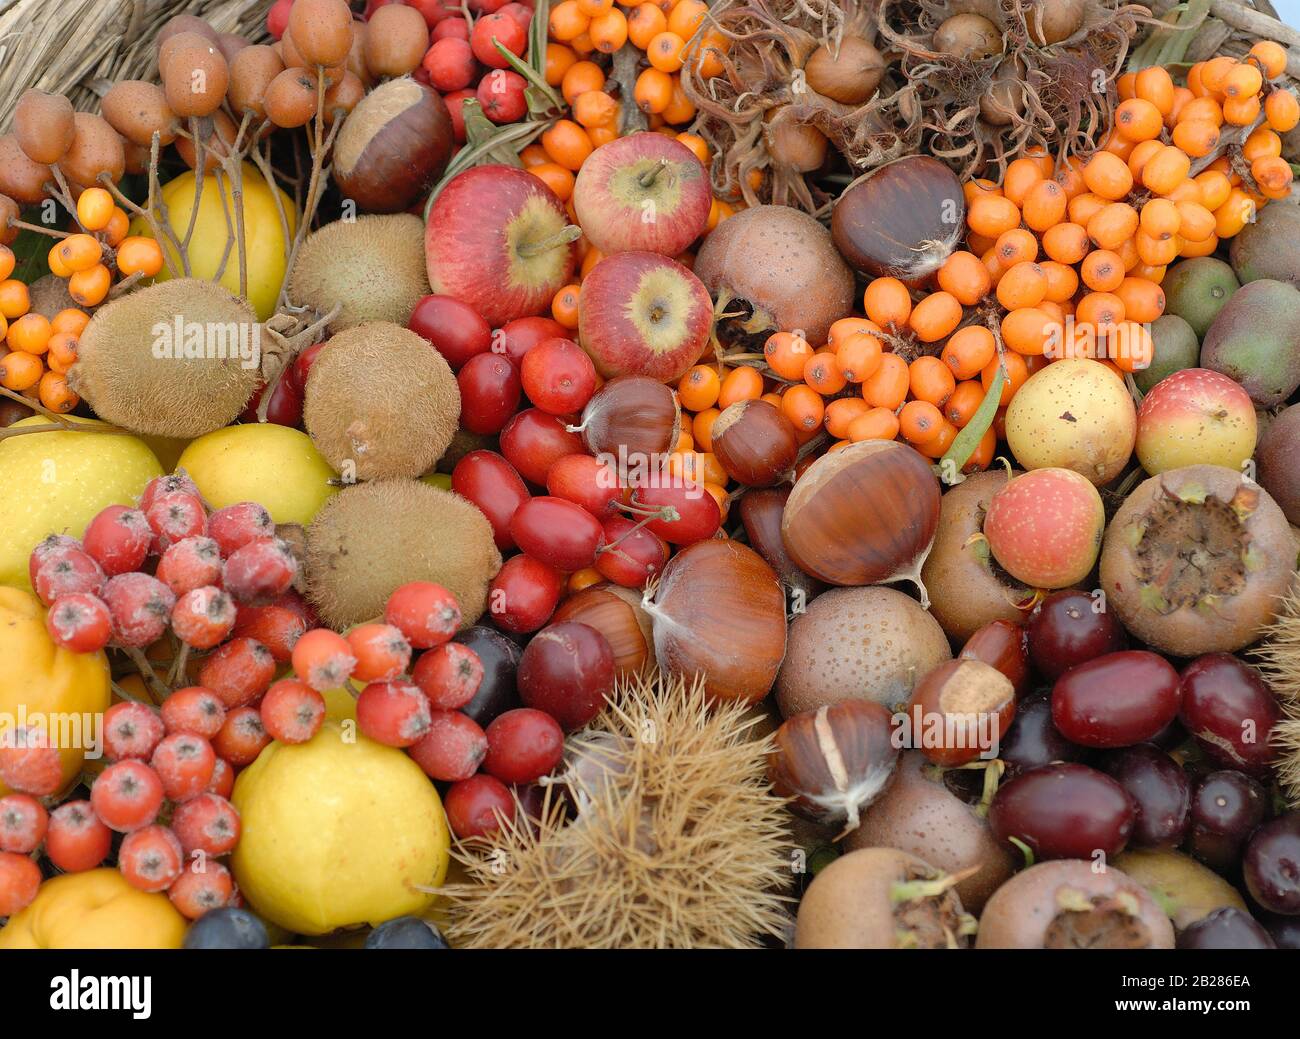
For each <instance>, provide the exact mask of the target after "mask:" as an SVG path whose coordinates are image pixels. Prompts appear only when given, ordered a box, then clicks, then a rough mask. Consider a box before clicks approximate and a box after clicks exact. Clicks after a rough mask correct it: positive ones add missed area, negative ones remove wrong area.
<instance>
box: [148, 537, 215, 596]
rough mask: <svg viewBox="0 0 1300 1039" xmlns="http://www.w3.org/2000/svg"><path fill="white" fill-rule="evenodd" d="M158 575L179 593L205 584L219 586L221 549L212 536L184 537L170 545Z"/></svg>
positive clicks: (164, 553) (156, 573)
mask: <svg viewBox="0 0 1300 1039" xmlns="http://www.w3.org/2000/svg"><path fill="white" fill-rule="evenodd" d="M154 576H155V577H157V578H158V580H160V581H161V582H162V583H163V584H165V585H166V586H167V587H168V588H170V589H171V590H172V593H173V594H175V595H184V594H185V593H186V592H190V591H193V590H194V589H195V588H202V587H204V586H205V585H219V584H220V583H221V550H220V549H219V548H218V547H217V543H216V541H214V540H213V539H212V538H210V537H192V538H182V539H181V540H180V541H177V542H176V543H175V544H172V545H168V546H167V549H166V551H164V552H163V554H162V558H161V559H159V560H158V569H157V570H155V571H154Z"/></svg>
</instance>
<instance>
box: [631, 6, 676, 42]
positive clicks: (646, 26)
mask: <svg viewBox="0 0 1300 1039" xmlns="http://www.w3.org/2000/svg"><path fill="white" fill-rule="evenodd" d="M667 29H668V19H667V18H665V17H664V13H663V11H661V10H659V8H658V7H656V6H655V5H654V4H650V3H645V4H637V6H636V7H634V8H632V11H631V12H630V13H629V14H628V16H627V38H628V39H629V40H631V41H632V46H634V47H636V48H637V49H638V50H645V49H646V48H647V47H649V46H650V41H651V40H653V39H654V38H655V37H656V36H658V35H659V34H660V33H661V32H666V31H667Z"/></svg>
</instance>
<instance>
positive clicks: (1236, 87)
mask: <svg viewBox="0 0 1300 1039" xmlns="http://www.w3.org/2000/svg"><path fill="white" fill-rule="evenodd" d="M1263 85H1264V77H1263V75H1262V74H1261V73H1260V71H1259V69H1258V68H1257V67H1256V66H1255V65H1254V64H1253V63H1252V62H1242V63H1241V64H1239V65H1238V66H1236V68H1234V69H1233V70H1232V71H1231V72H1229V73H1228V74H1227V75H1226V76H1224V77H1223V88H1222V89H1223V95H1224V97H1226V98H1232V99H1234V100H1237V99H1243V98H1247V97H1253V96H1254V95H1256V94H1258V93H1259V88H1260V87H1262V86H1263Z"/></svg>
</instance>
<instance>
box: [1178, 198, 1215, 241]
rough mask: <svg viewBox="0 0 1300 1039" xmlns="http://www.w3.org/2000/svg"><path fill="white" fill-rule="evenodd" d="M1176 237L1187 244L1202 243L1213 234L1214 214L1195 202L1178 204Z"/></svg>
mask: <svg viewBox="0 0 1300 1039" xmlns="http://www.w3.org/2000/svg"><path fill="white" fill-rule="evenodd" d="M1177 206H1178V237H1179V238H1182V239H1183V240H1185V241H1189V242H1203V241H1205V239H1207V238H1208V237H1209V236H1210V235H1212V234H1214V213H1213V212H1211V211H1210V210H1209V209H1207V208H1206V207H1205V206H1202V205H1200V204H1199V203H1196V202H1179V203H1177Z"/></svg>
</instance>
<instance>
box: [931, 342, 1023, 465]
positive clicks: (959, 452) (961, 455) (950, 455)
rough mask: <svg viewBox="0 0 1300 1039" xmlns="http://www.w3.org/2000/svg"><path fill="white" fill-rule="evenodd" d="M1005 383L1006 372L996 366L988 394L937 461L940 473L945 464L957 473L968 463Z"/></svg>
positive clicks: (986, 426)
mask: <svg viewBox="0 0 1300 1039" xmlns="http://www.w3.org/2000/svg"><path fill="white" fill-rule="evenodd" d="M1006 381H1007V377H1006V372H1005V370H1004V369H1003V367H1002V365H998V370H997V371H996V372H994V373H993V382H992V384H991V385H990V386H989V388H988V392H987V393H985V394H984V399H983V400H982V401H980V406H979V407H978V408H976V409H975V414H974V415H972V416H971V420H970V421H969V422H967V423H966V425H965V426H964V427H963V428H962V431H961V432H960V433H958V434H957V437H956V439H955V440H953V442H952V446H951V447H949V448H948V450H947V451H945V452H944V456H943V457H942V458H941V459H939V467H940V471H941V472H942V471H946V464H950V465H952V466H953V469H952V471H953V472H958V473H959V472H961V471H962V468H963V467H964V466H965V465H966V463H967V462H969V461H970V456H971V455H973V454H974V453H975V449H976V448H977V447H979V446H980V441H981V440H982V439H983V438H984V434H985V433H987V432H988V430H989V427H990V426H991V425H993V419H994V418H995V417H996V416H997V413H998V401H1000V400H1001V399H1002V386H1003V384H1004V383H1005V382H1006Z"/></svg>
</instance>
